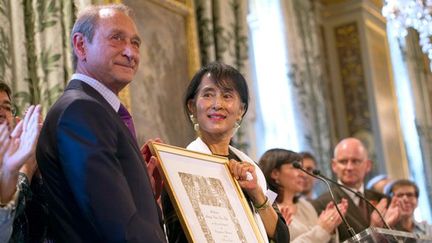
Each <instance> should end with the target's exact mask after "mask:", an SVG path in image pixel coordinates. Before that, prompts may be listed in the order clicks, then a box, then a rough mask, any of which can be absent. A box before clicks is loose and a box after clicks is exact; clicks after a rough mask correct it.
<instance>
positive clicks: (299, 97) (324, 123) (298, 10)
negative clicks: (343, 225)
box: [281, 0, 332, 175]
mask: <svg viewBox="0 0 432 243" xmlns="http://www.w3.org/2000/svg"><path fill="white" fill-rule="evenodd" d="M281 4H282V6H283V14H284V20H285V28H286V40H287V41H286V42H287V50H288V64H287V65H288V70H289V71H288V74H287V75H288V77H289V80H290V85H291V88H292V90H293V97H294V104H295V105H294V107H295V112H294V114H296V117H295V118H294V119H296V121H297V122H296V125H297V127H298V130H299V132H298V133H299V134H301V135H300V138H299V140H300V147H301V148H302V150H306V151H309V152H311V153H313V154H314V156H316V159H317V160H318V164H319V167H320V169H321V170H322V171H326V173H327V175H331V174H332V173H331V171H330V167H329V166H328V164H329V161H330V159H331V155H332V148H331V146H332V144H331V133H330V131H331V126H330V122H329V117H330V116H329V113H328V107H329V99H326V97H327V93H326V91H327V90H328V88H327V80H326V78H325V70H324V65H323V60H324V54H323V53H322V48H321V43H320V38H319V33H320V30H319V26H318V24H317V19H316V16H319V14H317V13H316V12H315V11H316V9H315V7H314V2H313V1H309V0H308V1H305V0H293V1H281Z"/></svg>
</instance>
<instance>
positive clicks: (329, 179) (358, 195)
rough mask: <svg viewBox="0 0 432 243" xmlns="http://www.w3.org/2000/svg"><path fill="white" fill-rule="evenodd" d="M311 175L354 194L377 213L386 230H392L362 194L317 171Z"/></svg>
mask: <svg viewBox="0 0 432 243" xmlns="http://www.w3.org/2000/svg"><path fill="white" fill-rule="evenodd" d="M312 173H313V174H314V175H316V176H320V177H322V178H323V179H325V180H327V181H330V182H331V183H333V184H335V185H337V186H339V187H342V188H345V189H347V190H348V191H350V192H352V193H354V194H355V195H356V196H357V197H359V198H360V199H361V200H363V201H365V202H366V203H367V204H368V205H369V206H371V207H372V208H373V209H374V210H375V211H376V212H377V213H378V215H379V217H380V218H381V220H382V221H383V223H384V225H385V227H386V228H387V229H389V230H392V228H391V227H390V225H388V224H387V222H386V221H385V220H384V217H383V216H382V214H381V212H380V211H379V210H378V209H377V208H376V207H375V206H374V205H373V204H372V203H371V202H370V201H369V200H367V199H366V198H365V197H364V196H363V195H362V194H360V193H358V192H356V191H354V190H353V189H351V188H349V187H347V186H345V185H343V184H340V183H338V182H337V181H335V180H333V179H331V178H328V177H326V176H324V175H322V174H321V172H320V171H319V170H313V171H312Z"/></svg>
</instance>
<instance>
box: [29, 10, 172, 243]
mask: <svg viewBox="0 0 432 243" xmlns="http://www.w3.org/2000/svg"><path fill="white" fill-rule="evenodd" d="M130 14H131V10H130V9H129V8H128V7H126V6H125V5H121V4H115V5H106V6H91V7H90V8H87V9H85V10H84V11H83V12H81V13H80V14H79V16H78V19H77V20H76V22H75V24H74V27H73V30H72V33H71V39H72V45H73V51H74V64H75V68H76V72H75V74H73V76H72V80H71V81H70V83H69V84H68V86H67V87H66V89H65V92H64V93H63V95H62V96H61V97H60V98H59V100H58V101H57V102H56V103H55V104H54V105H53V107H52V108H51V110H50V111H49V113H48V115H47V117H46V120H45V123H44V126H43V128H42V132H41V135H40V138H39V142H38V146H37V161H38V165H39V168H40V170H41V172H42V176H43V178H44V180H45V186H46V191H47V194H48V195H47V202H48V205H49V209H50V221H51V222H50V223H51V224H50V227H51V233H52V237H53V238H54V240H55V241H58V242H165V241H166V240H165V236H164V233H163V230H162V227H161V217H160V214H159V212H160V209H159V208H158V205H157V203H156V201H155V198H154V194H153V190H152V184H151V182H150V178H149V176H148V172H147V168H146V164H145V161H144V159H143V156H142V154H141V153H140V149H139V147H138V144H137V141H136V139H135V137H134V133H135V131H134V129H133V123H131V119H130V118H131V117H130V116H129V113H128V112H127V110H126V109H125V108H124V106H123V105H121V104H120V101H119V98H118V93H119V92H120V90H122V89H123V88H124V87H125V86H126V85H127V84H129V83H130V82H131V81H132V79H133V78H134V76H135V73H136V71H137V68H138V64H139V60H140V53H139V48H140V43H141V40H140V37H139V35H138V31H137V28H136V25H135V23H134V21H133V20H132V18H131V15H130ZM128 116H129V117H128ZM121 117H124V118H121ZM126 120H127V121H126ZM149 172H150V170H149Z"/></svg>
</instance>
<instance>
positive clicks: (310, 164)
mask: <svg viewBox="0 0 432 243" xmlns="http://www.w3.org/2000/svg"><path fill="white" fill-rule="evenodd" d="M299 154H300V156H301V157H302V158H303V160H302V161H303V169H305V170H307V171H308V172H310V173H312V172H313V171H314V170H315V169H316V168H317V164H316V159H315V157H314V156H313V155H312V154H311V153H309V152H300V153H299ZM315 180H316V179H315V177H312V176H306V178H305V185H304V187H303V191H302V193H301V194H302V195H303V196H304V197H305V198H306V199H307V200H312V199H314V198H315V195H314V191H313V189H314V185H315Z"/></svg>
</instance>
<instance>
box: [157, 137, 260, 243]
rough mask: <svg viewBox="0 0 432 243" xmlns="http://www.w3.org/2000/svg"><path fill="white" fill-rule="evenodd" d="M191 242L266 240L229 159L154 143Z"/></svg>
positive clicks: (167, 184)
mask: <svg viewBox="0 0 432 243" xmlns="http://www.w3.org/2000/svg"><path fill="white" fill-rule="evenodd" d="M150 147H151V150H152V152H153V154H154V155H156V156H157V158H158V159H159V161H160V164H159V167H158V168H159V172H160V173H161V176H162V178H163V179H164V186H165V188H166V190H167V192H168V195H169V197H170V199H171V201H172V203H173V206H174V208H175V210H176V213H177V215H178V216H179V219H180V222H181V225H182V227H183V230H184V231H185V234H186V237H187V238H188V240H189V242H247V243H251V242H259V243H262V242H264V240H263V238H262V237H263V236H262V235H261V233H260V231H259V230H258V227H257V225H256V223H255V220H254V217H253V214H252V212H251V210H250V207H249V204H248V202H247V200H246V198H245V197H244V194H243V192H242V190H241V188H240V186H239V184H238V183H237V181H236V180H235V179H234V178H233V177H232V175H231V173H230V171H229V168H228V159H227V158H225V157H220V156H214V155H209V154H203V153H199V152H194V151H190V150H186V149H183V148H180V147H175V146H171V145H167V144H161V143H151V145H150Z"/></svg>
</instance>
